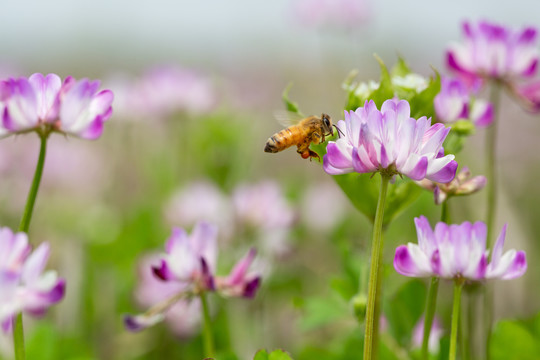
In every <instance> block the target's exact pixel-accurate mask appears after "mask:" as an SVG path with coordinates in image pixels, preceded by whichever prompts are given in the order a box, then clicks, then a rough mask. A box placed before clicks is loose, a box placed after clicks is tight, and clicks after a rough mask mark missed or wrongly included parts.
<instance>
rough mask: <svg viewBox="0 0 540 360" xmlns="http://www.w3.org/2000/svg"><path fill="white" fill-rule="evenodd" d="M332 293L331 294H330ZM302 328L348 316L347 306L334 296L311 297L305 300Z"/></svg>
mask: <svg viewBox="0 0 540 360" xmlns="http://www.w3.org/2000/svg"><path fill="white" fill-rule="evenodd" d="M332 295H333V294H332ZM304 310H305V314H304V316H303V317H302V320H301V321H300V327H301V328H302V330H312V329H315V328H319V327H321V326H324V325H327V324H330V323H333V322H335V321H337V320H339V319H343V318H345V317H347V316H350V311H349V307H348V306H347V303H345V302H344V301H343V300H342V299H341V298H337V297H336V296H327V297H312V298H308V299H306V300H305V303H304Z"/></svg>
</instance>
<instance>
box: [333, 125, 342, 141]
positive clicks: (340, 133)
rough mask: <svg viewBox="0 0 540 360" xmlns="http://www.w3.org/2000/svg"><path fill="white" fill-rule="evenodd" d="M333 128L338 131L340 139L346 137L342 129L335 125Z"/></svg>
mask: <svg viewBox="0 0 540 360" xmlns="http://www.w3.org/2000/svg"><path fill="white" fill-rule="evenodd" d="M332 126H333V127H335V128H336V130H337V131H338V137H339V138H341V135H343V136H345V134H344V133H343V132H342V131H341V129H340V128H338V127H337V125H335V124H334V125H332Z"/></svg>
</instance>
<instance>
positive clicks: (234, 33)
mask: <svg viewBox="0 0 540 360" xmlns="http://www.w3.org/2000/svg"><path fill="white" fill-rule="evenodd" d="M292 3H294V1H293V0H274V1H254V0H227V1H223V0H201V1H164V0H158V1H111V0H109V1H107V0H93V1H84V2H83V1H74V0H52V1H10V2H4V6H3V8H2V11H0V38H1V40H2V41H1V44H2V52H1V55H0V60H1V61H3V62H8V63H14V64H16V65H19V66H22V67H24V68H25V70H26V68H28V71H29V72H33V71H41V72H48V71H57V72H60V71H59V67H63V68H67V69H68V70H72V71H79V70H81V69H79V67H80V66H82V65H81V64H84V65H85V66H90V65H93V66H94V67H95V68H105V69H107V68H120V69H122V68H126V69H138V68H140V67H144V66H145V65H146V64H152V63H158V62H171V61H178V62H180V63H184V64H188V65H195V64H196V65H197V66H199V67H203V68H209V69H216V70H219V69H222V68H230V67H235V66H236V67H242V66H245V65H253V64H260V63H265V62H266V63H270V64H282V63H295V62H300V61H306V60H308V61H309V59H310V58H312V56H309V54H312V53H314V52H317V51H319V49H320V46H321V44H320V40H318V39H320V36H319V35H320V34H317V31H315V30H314V29H309V28H305V27H302V26H300V25H299V24H297V23H295V19H294V18H293V15H292V13H291V10H290V9H291V4H292ZM371 6H372V14H373V18H372V21H371V22H370V24H368V25H367V26H365V27H364V28H363V29H362V30H360V31H359V32H358V33H357V34H356V38H357V39H358V40H357V41H356V44H355V45H353V46H359V48H360V49H361V51H359V55H357V58H358V57H359V59H360V60H365V59H371V54H372V53H378V54H380V55H381V56H383V58H384V56H386V55H388V56H392V55H393V54H394V53H396V52H399V53H401V54H402V55H403V56H405V57H406V58H408V59H411V60H412V61H413V62H414V61H418V63H419V65H420V66H421V67H424V66H425V65H426V64H428V65H429V64H433V63H437V64H438V63H440V62H441V59H442V54H443V50H444V48H445V46H446V44H447V43H448V41H450V40H453V39H456V40H458V39H459V38H460V29H459V23H460V21H461V20H462V19H464V18H469V19H473V20H475V19H481V18H486V19H490V20H494V21H500V22H502V23H504V24H509V25H514V26H521V25H525V24H530V25H537V26H538V25H540V2H539V1H532V0H530V1H523V0H521V1H504V2H503V1H488V0H483V1H470V0H468V1H467V0H459V1H432V0H418V1H403V0H401V1H400V0H392V1H390V0H383V1H372V2H371ZM335 38H337V36H334V40H335ZM334 40H329V41H327V42H326V43H325V44H328V42H332V41H334ZM351 43H353V41H351ZM326 46H327V45H325V47H326ZM343 48H344V46H342V47H338V48H337V50H342V49H343ZM332 50H336V49H330V51H332ZM357 54H358V53H357ZM335 55H336V56H339V54H335ZM343 56H345V57H346V56H347V54H345V53H344V54H343ZM351 60H352V58H351ZM368 63H370V64H369V65H368V66H372V67H373V69H376V64H373V62H372V61H368Z"/></svg>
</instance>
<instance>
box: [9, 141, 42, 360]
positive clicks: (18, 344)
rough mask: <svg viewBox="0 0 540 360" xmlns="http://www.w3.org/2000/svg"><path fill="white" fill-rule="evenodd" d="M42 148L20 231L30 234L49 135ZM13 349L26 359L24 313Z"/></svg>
mask: <svg viewBox="0 0 540 360" xmlns="http://www.w3.org/2000/svg"><path fill="white" fill-rule="evenodd" d="M40 139H41V146H40V149H39V157H38V161H37V164H36V171H35V173H34V179H33V180H32V185H31V186H30V190H29V191H28V197H27V199H26V206H25V208H24V213H23V216H22V219H21V223H20V225H19V231H22V232H25V233H27V232H28V229H29V227H30V220H32V213H33V211H34V204H35V202H36V197H37V193H38V190H39V184H40V182H41V175H42V174H43V165H44V164H45V154H46V150H47V135H44V134H40ZM13 347H14V353H15V359H16V360H24V359H25V358H26V355H25V350H24V328H23V317H22V313H19V314H18V315H17V316H16V318H15V319H14V320H13Z"/></svg>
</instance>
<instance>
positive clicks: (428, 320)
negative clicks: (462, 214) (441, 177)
mask: <svg viewBox="0 0 540 360" xmlns="http://www.w3.org/2000/svg"><path fill="white" fill-rule="evenodd" d="M441 221H442V222H444V223H447V224H448V222H449V221H450V210H449V208H448V199H446V200H445V201H443V203H442V204H441ZM438 292H439V278H438V277H432V278H431V282H430V284H429V290H428V296H427V300H426V311H425V315H424V334H423V337H422V353H421V355H422V360H427V359H428V358H429V335H430V334H431V327H432V326H433V319H434V318H435V309H436V307H437V294H438Z"/></svg>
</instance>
